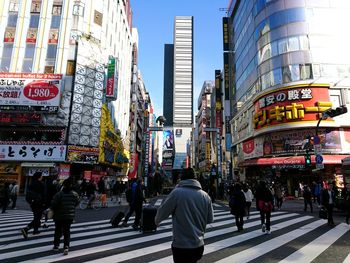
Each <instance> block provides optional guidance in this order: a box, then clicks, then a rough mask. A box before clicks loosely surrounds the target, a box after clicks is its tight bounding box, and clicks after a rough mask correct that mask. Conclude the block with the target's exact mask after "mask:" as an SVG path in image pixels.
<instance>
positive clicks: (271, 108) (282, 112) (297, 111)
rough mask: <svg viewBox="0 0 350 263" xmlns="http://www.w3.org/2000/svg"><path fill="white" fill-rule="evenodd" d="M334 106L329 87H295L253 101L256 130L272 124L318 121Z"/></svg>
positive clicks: (268, 93)
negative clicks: (324, 112)
mask: <svg viewBox="0 0 350 263" xmlns="http://www.w3.org/2000/svg"><path fill="white" fill-rule="evenodd" d="M330 107H332V102H330V97H329V92H328V87H327V86H322V85H319V86H317V87H316V86H294V87H288V88H281V89H278V90H274V91H271V92H267V93H265V94H263V95H261V96H260V97H258V98H257V99H256V100H255V102H254V108H255V112H254V116H253V125H254V128H255V129H256V130H258V129H262V128H266V127H269V126H273V125H282V124H290V123H297V122H305V121H317V120H318V119H319V117H320V114H321V113H322V112H323V111H325V110H327V109H329V108H330Z"/></svg>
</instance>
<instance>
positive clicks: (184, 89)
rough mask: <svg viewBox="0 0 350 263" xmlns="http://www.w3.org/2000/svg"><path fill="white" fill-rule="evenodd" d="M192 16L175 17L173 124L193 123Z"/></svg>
mask: <svg viewBox="0 0 350 263" xmlns="http://www.w3.org/2000/svg"><path fill="white" fill-rule="evenodd" d="M192 98H193V17H192V16H177V17H175V30H174V100H173V102H174V105H173V109H174V110H173V114H174V115H173V118H174V125H181V126H182V125H184V126H191V125H192V123H193V102H192V101H193V99H192Z"/></svg>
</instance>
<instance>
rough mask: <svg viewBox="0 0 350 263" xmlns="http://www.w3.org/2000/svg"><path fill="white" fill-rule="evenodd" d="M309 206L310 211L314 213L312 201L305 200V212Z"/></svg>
mask: <svg viewBox="0 0 350 263" xmlns="http://www.w3.org/2000/svg"><path fill="white" fill-rule="evenodd" d="M307 205H310V211H311V213H312V212H313V207H312V201H311V199H304V211H305V212H306V210H307Z"/></svg>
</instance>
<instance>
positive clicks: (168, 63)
mask: <svg viewBox="0 0 350 263" xmlns="http://www.w3.org/2000/svg"><path fill="white" fill-rule="evenodd" d="M173 93H174V45H173V44H165V45H164V84H163V94H164V95H163V116H164V117H165V119H166V120H165V123H164V125H165V126H172V125H173V105H174V102H173V98H174V96H173Z"/></svg>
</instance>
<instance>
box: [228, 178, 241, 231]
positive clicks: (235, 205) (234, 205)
mask: <svg viewBox="0 0 350 263" xmlns="http://www.w3.org/2000/svg"><path fill="white" fill-rule="evenodd" d="M229 195H230V207H231V214H232V215H234V216H235V219H236V226H237V229H238V232H240V231H242V230H243V224H244V221H243V217H244V214H245V196H244V193H243V192H242V186H241V184H240V183H235V184H234V185H233V186H231V188H230V192H229Z"/></svg>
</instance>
